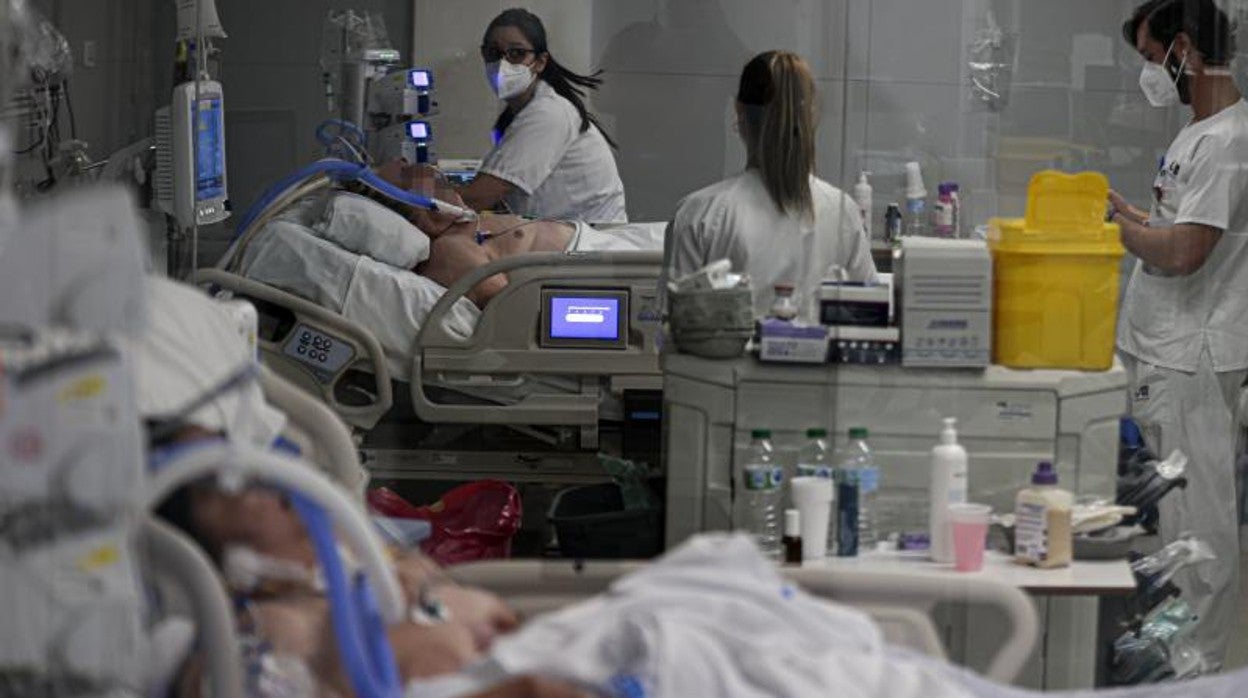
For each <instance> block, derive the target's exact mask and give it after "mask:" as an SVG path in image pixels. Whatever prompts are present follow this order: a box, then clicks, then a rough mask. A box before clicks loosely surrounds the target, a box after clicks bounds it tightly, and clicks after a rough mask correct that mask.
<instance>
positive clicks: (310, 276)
mask: <svg viewBox="0 0 1248 698" xmlns="http://www.w3.org/2000/svg"><path fill="white" fill-rule="evenodd" d="M317 210H318V209H317V206H316V204H315V203H312V202H304V203H300V204H296V205H295V206H292V207H291V208H290V209H289V210H288V211H286V212H285V213H283V215H281V216H279V217H277V218H275V219H274V220H272V221H270V222H269V223H268V225H266V226H265V229H264V230H261V231H260V233H259V234H258V235H256V237H255V239H254V240H253V241H252V242H251V244H250V245H249V246H248V247H247V249H246V250H245V252H244V253H243V256H242V259H241V261H240V264H239V273H240V274H242V275H243V276H245V277H247V278H250V279H253V280H255V281H259V282H261V283H264V284H268V285H270V286H274V287H276V288H279V289H281V290H283V291H286V292H288V293H292V294H294V295H296V296H299V297H300V298H304V299H306V300H309V301H311V302H313V303H316V304H317V305H320V306H321V307H323V308H325V309H327V310H331V311H333V312H335V313H339V314H340V315H342V316H343V317H345V318H347V319H348V320H350V321H352V322H354V323H356V324H358V325H361V326H362V327H365V328H367V329H368V330H369V331H371V332H372V333H373V334H374V335H375V336H376V337H377V340H378V342H380V343H381V347H382V349H383V350H384V351H385V354H386V364H387V367H388V368H389V370H390V375H391V377H393V378H394V379H396V380H399V381H403V382H408V381H409V380H410V378H411V369H412V357H413V355H414V352H415V345H416V335H417V334H418V333H419V331H420V328H421V326H422V325H423V324H424V322H425V318H426V317H428V315H429V311H430V310H432V309H433V306H434V304H435V303H437V302H438V299H439V298H441V297H442V294H444V293H445V292H446V289H445V288H444V287H443V286H442V285H440V284H438V283H437V282H435V281H432V280H430V279H428V278H425V277H423V276H420V275H419V274H416V273H415V272H412V271H410V270H407V269H399V268H396V267H393V266H390V265H388V264H385V263H382V262H379V261H377V260H374V259H372V258H370V257H368V256H365V255H359V254H355V253H353V252H349V251H347V250H345V249H343V248H341V247H339V246H338V245H336V244H334V243H332V242H330V241H328V240H325V239H324V238H322V237H320V235H319V233H318V232H317V230H316V229H315V228H313V227H311V224H312V223H313V221H314V220H315V218H316V212H317ZM665 229H666V224H665V223H630V224H621V225H616V226H610V227H609V228H604V229H599V230H595V229H594V228H591V227H590V226H588V225H585V224H583V223H582V224H577V234H576V237H575V238H574V239H573V240H572V243H571V245H570V251H575V252H590V251H603V252H617V251H646V250H649V251H662V250H663V234H664V230H665ZM537 311H538V309H537V308H534V309H533V312H534V313H536V312H537ZM480 314H481V311H480V310H479V309H478V308H477V307H476V306H475V305H473V304H472V303H471V302H470V301H468V300H467V299H464V298H461V299H459V300H457V301H456V302H455V305H454V306H453V307H452V308H451V312H450V314H449V315H448V317H447V329H448V330H449V331H451V332H452V333H454V334H456V335H458V336H462V337H468V336H470V335H471V334H472V332H473V330H474V328H475V327H476V324H477V318H478V317H480Z"/></svg>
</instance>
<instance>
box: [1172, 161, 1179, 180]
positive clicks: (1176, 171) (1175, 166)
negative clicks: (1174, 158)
mask: <svg viewBox="0 0 1248 698" xmlns="http://www.w3.org/2000/svg"><path fill="white" fill-rule="evenodd" d="M1170 176H1171V177H1178V176H1179V163H1177V162H1172V163H1170Z"/></svg>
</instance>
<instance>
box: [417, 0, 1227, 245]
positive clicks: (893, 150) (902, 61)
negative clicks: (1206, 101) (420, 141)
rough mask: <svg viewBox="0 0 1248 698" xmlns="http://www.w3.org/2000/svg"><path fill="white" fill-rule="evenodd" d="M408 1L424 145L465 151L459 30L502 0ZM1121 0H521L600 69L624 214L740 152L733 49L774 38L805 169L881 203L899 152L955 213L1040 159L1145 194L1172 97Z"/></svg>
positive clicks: (985, 211)
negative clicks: (991, 50) (424, 104)
mask: <svg viewBox="0 0 1248 698" xmlns="http://www.w3.org/2000/svg"><path fill="white" fill-rule="evenodd" d="M1237 2H1238V0H1237ZM413 3H414V8H415V10H414V26H413V32H412V33H413V38H412V46H413V55H414V57H415V59H416V62H417V63H420V64H423V65H428V66H430V67H432V68H433V69H434V70H435V71H436V73H435V74H436V78H437V80H438V83H437V85H438V87H437V95H438V101H439V103H440V105H441V109H442V114H441V116H440V117H439V118H438V120H437V123H436V124H435V129H436V130H435V135H436V137H437V147H438V150H439V153H440V154H441V155H442V156H444V157H468V156H474V155H475V156H479V155H480V154H481V153H483V152H484V150H485V149H486V148H487V147H488V138H487V134H488V132H489V126H490V124H491V123H492V122H493V119H494V116H495V115H496V114H497V110H498V104H497V102H496V101H495V100H494V99H493V97H492V95H491V94H490V93H489V91H488V88H487V87H486V85H485V82H484V79H483V77H482V74H481V61H480V59H479V57H478V56H477V46H478V45H479V43H480V40H481V33H482V32H483V31H484V28H485V26H486V24H487V23H488V22H489V20H490V19H491V18H492V17H493V16H494V15H495V14H496V13H497V12H498V11H500V10H501V9H503V8H504V7H507V6H510V5H511V4H513V3H511V2H499V1H487V0H413ZM1135 4H1137V3H1136V0H772V1H769V2H761V1H760V0H586V1H585V2H566V1H564V2H560V1H559V0H540V1H536V2H530V3H528V7H529V8H530V9H531V10H533V11H534V12H535V13H537V14H538V15H539V16H540V17H542V19H543V20H544V21H545V23H546V24H547V29H548V32H549V34H550V44H551V50H552V52H553V53H554V55H555V56H556V57H557V58H558V59H559V60H560V61H562V62H564V63H565V64H567V65H568V66H569V67H570V68H572V69H574V70H578V71H589V70H592V69H599V68H601V69H603V70H604V71H606V72H605V73H604V77H605V78H606V81H607V82H606V84H605V85H604V87H603V89H602V91H601V92H600V93H599V94H598V95H597V96H596V98H595V100H594V102H595V108H596V109H597V111H598V113H599V114H600V116H601V117H602V119H603V121H604V123H605V124H606V125H607V126H608V128H609V129H610V130H611V132H612V134H613V135H614V136H615V137H616V138H617V140H618V141H619V143H620V150H619V152H618V153H617V159H618V162H619V166H620V172H621V175H622V176H623V178H624V184H625V188H626V192H627V196H628V204H629V213H630V215H631V216H632V217H633V218H635V219H647V220H654V219H666V218H668V217H670V215H671V213H672V211H673V209H674V206H675V204H676V202H677V201H678V200H679V199H680V198H681V197H682V196H684V195H685V194H686V193H688V192H690V191H692V190H693V189H696V188H697V187H700V186H702V185H705V184H707V183H710V182H712V181H714V180H716V179H718V178H720V177H723V176H724V175H725V174H727V173H730V172H733V171H736V170H738V169H739V168H740V167H741V166H742V165H743V161H744V153H743V150H742V148H741V145H740V143H739V140H738V138H737V135H736V133H735V132H734V131H733V130H732V127H731V120H730V113H731V112H730V107H731V100H732V98H733V95H734V93H735V90H736V82H737V77H738V75H739V72H740V69H741V67H742V66H743V65H744V63H745V61H746V60H748V58H749V57H750V56H752V55H754V54H755V53H757V52H760V51H763V50H767V49H773V48H782V49H788V50H792V51H796V52H798V53H800V54H802V55H803V56H805V57H806V59H807V60H808V61H809V62H810V63H811V65H812V67H813V68H814V70H815V73H816V75H817V77H818V79H819V88H820V90H821V99H822V106H823V111H822V119H821V135H820V141H819V159H818V166H819V172H820V174H821V175H822V176H823V177H825V178H826V179H828V180H830V181H832V182H833V183H834V184H838V185H840V186H842V187H845V188H848V187H849V186H850V185H851V184H852V183H853V177H855V176H856V175H857V172H858V171H859V170H860V169H869V170H872V171H873V172H874V173H875V174H876V176H875V177H874V179H873V181H874V184H875V188H876V194H875V201H876V205H877V212H876V214H877V216H881V215H882V212H883V207H884V206H885V205H887V203H888V202H889V201H890V200H897V199H900V198H901V193H900V186H901V176H900V174H901V166H902V163H903V162H904V161H906V160H909V159H917V160H920V161H922V162H923V163H924V165H925V169H926V179H927V185H928V189H929V191H931V192H933V193H934V191H935V188H936V187H935V185H936V183H937V181H940V180H943V179H953V180H956V181H958V182H960V183H961V184H962V188H963V191H964V192H965V196H964V198H965V199H966V205H967V209H968V220H973V221H975V222H983V221H984V220H985V219H986V218H987V217H988V216H990V215H994V214H996V213H998V212H1000V213H1002V214H1006V215H1021V212H1022V202H1023V196H1024V194H1025V186H1026V182H1027V178H1028V177H1029V176H1030V174H1031V173H1033V172H1034V171H1036V170H1039V169H1042V168H1044V167H1047V166H1059V167H1063V168H1066V169H1096V170H1100V171H1103V172H1105V173H1106V174H1107V175H1109V177H1110V180H1111V182H1112V183H1113V185H1114V186H1115V187H1117V188H1119V189H1121V190H1123V191H1124V192H1126V193H1127V194H1128V195H1129V196H1131V197H1132V198H1133V199H1135V200H1137V201H1138V202H1140V203H1145V202H1146V199H1147V196H1148V194H1149V186H1150V183H1151V180H1152V170H1153V168H1154V167H1155V163H1156V161H1157V157H1158V156H1159V155H1160V154H1161V153H1162V152H1163V151H1164V148H1165V145H1166V144H1167V143H1168V142H1169V140H1170V138H1171V137H1172V135H1173V134H1174V132H1175V131H1176V130H1177V129H1178V127H1179V126H1180V123H1181V122H1180V121H1179V119H1180V116H1181V113H1180V111H1179V110H1156V109H1153V108H1151V107H1149V106H1148V105H1147V104H1146V103H1145V101H1144V99H1143V97H1142V96H1141V95H1140V93H1139V90H1138V87H1137V86H1136V77H1137V75H1138V72H1139V68H1140V59H1139V58H1138V56H1136V54H1135V52H1134V51H1133V50H1132V49H1131V48H1130V47H1129V46H1127V45H1126V44H1125V43H1124V42H1123V41H1122V40H1121V38H1120V26H1121V23H1122V21H1123V19H1124V18H1125V17H1126V16H1127V15H1128V14H1129V12H1130V10H1131V9H1132V8H1133V7H1134V6H1135ZM1239 4H1241V5H1242V4H1244V3H1242V2H1240V3H1239ZM989 9H992V10H993V12H994V13H995V15H996V17H997V20H998V21H999V22H1000V24H1001V25H1002V26H1003V28H1005V29H1006V30H1007V31H1012V32H1015V33H1016V34H1017V38H1018V43H1017V45H1018V51H1017V70H1016V72H1015V73H1014V80H1013V86H1012V89H1011V91H1010V95H1009V101H1008V104H1007V105H1006V107H1005V108H1004V109H1003V110H1002V111H1000V112H999V113H996V112H991V111H988V110H986V109H984V108H982V107H981V106H979V105H977V104H976V103H975V101H974V100H973V99H972V97H971V94H970V90H969V87H968V79H967V70H966V60H967V57H968V50H967V44H968V43H969V42H970V41H971V39H972V38H973V35H974V32H975V31H976V30H977V29H979V28H980V27H982V26H983V25H984V22H985V15H986V12H987V10H989ZM1075 37H1079V38H1077V39H1076V38H1075ZM877 220H878V218H877ZM876 227H877V229H878V228H879V227H880V226H879V225H877V226H876Z"/></svg>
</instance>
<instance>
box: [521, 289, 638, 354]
mask: <svg viewBox="0 0 1248 698" xmlns="http://www.w3.org/2000/svg"><path fill="white" fill-rule="evenodd" d="M628 318H629V313H628V291H623V290H619V291H616V290H603V289H575V288H544V289H542V334H541V338H540V339H541V341H540V344H541V346H543V347H555V348H571V349H624V348H626V347H627V346H628Z"/></svg>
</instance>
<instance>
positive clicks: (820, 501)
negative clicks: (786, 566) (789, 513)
mask: <svg viewBox="0 0 1248 698" xmlns="http://www.w3.org/2000/svg"><path fill="white" fill-rule="evenodd" d="M789 491H790V492H791V493H792V495H793V506H795V507H797V510H798V511H799V512H801V523H802V560H803V561H805V560H819V559H822V558H823V557H824V556H825V555H827V554H828V521H829V518H830V517H831V515H832V480H831V479H829V478H826V477H795V478H793V479H792V480H789Z"/></svg>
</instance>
